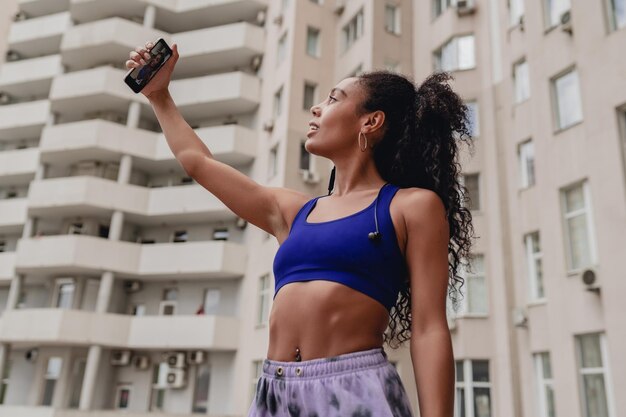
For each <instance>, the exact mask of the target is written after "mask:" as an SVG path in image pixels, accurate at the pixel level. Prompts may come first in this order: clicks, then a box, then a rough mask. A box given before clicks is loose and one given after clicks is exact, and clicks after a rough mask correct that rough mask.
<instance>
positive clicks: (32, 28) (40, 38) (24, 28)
mask: <svg viewBox="0 0 626 417" xmlns="http://www.w3.org/2000/svg"><path fill="white" fill-rule="evenodd" d="M72 25H73V22H72V19H71V17H70V13H69V12H61V13H56V14H51V15H47V16H42V17H35V18H32V19H27V20H23V21H21V22H14V23H13V24H12V25H11V30H10V31H9V39H8V44H9V49H11V50H13V51H15V52H17V53H18V54H20V55H21V57H22V58H35V57H38V56H42V55H51V54H54V53H57V52H58V51H59V47H60V45H61V38H62V37H63V34H64V33H65V32H67V30H68V29H69V28H70V27H72Z"/></svg>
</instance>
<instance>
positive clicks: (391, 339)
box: [329, 70, 474, 349]
mask: <svg viewBox="0 0 626 417" xmlns="http://www.w3.org/2000/svg"><path fill="white" fill-rule="evenodd" d="M356 78H357V84H358V85H360V86H361V87H362V88H363V91H364V96H365V99H364V101H363V102H362V103H361V104H360V106H359V108H358V109H357V114H358V115H362V114H364V113H368V112H373V111H376V110H381V111H382V112H384V113H385V121H384V124H383V138H382V139H381V140H380V142H378V144H376V145H375V146H374V150H373V153H374V161H375V164H376V167H377V169H378V171H379V173H380V175H381V177H382V178H383V179H384V180H385V181H387V182H390V183H392V184H395V185H397V186H399V187H401V188H407V187H419V188H425V189H429V190H432V191H434V192H435V193H437V195H438V196H439V197H440V198H441V200H442V201H443V204H444V206H445V209H446V217H447V219H448V223H449V226H450V240H449V243H448V273H449V283H448V295H449V296H450V299H451V300H452V303H453V306H454V308H455V309H456V306H457V303H458V301H459V299H458V298H457V297H456V296H455V294H454V293H455V292H459V293H461V295H463V294H462V292H461V291H460V289H461V287H462V286H463V282H464V279H463V278H462V276H461V275H459V273H458V272H459V266H460V265H462V264H463V265H465V268H466V270H468V271H469V270H471V260H472V254H471V246H472V240H473V238H474V227H473V224H472V214H471V212H470V210H469V209H468V208H467V207H466V204H465V203H467V202H469V197H468V196H467V188H466V187H465V186H464V185H463V183H462V182H460V181H459V175H460V173H461V166H460V163H459V162H458V161H457V156H458V154H459V144H460V142H461V141H462V142H465V143H467V144H468V146H469V148H468V149H469V151H470V154H473V142H472V136H471V133H470V131H469V128H470V126H469V123H470V122H469V109H468V107H467V106H466V105H465V103H464V102H463V100H462V99H461V97H460V96H459V95H458V94H456V93H455V92H454V91H453V90H452V88H451V87H450V85H449V84H448V83H447V81H448V80H453V79H454V78H453V76H452V75H451V74H450V73H447V72H436V73H433V74H431V75H430V76H428V77H427V78H426V79H425V80H424V81H423V82H422V84H421V85H420V86H419V88H417V89H416V88H415V85H416V84H415V83H414V82H413V80H412V79H411V78H409V77H407V76H405V75H402V74H400V73H396V72H392V71H388V70H378V71H370V72H364V73H361V74H359V75H357V76H356ZM332 177H334V176H332ZM333 179H334V178H333ZM329 188H330V187H329ZM456 284H458V286H459V287H458V289H457V288H456V287H455V285H456ZM410 331H411V287H410V282H409V277H408V276H407V277H405V278H404V280H403V285H402V288H401V290H400V294H399V297H398V300H397V301H396V304H395V305H394V306H393V307H392V309H391V311H390V322H389V325H388V327H387V330H386V331H385V334H384V342H385V343H387V344H388V345H389V346H390V347H391V348H393V349H397V348H398V347H400V346H401V345H402V344H403V342H405V341H407V340H409V339H410V337H411V334H410Z"/></svg>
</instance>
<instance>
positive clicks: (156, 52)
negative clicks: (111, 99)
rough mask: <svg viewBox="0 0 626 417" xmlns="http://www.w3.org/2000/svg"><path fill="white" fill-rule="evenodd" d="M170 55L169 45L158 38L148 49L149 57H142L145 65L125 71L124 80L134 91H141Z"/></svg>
mask: <svg viewBox="0 0 626 417" xmlns="http://www.w3.org/2000/svg"><path fill="white" fill-rule="evenodd" d="M171 56H172V48H170V47H169V45H168V44H167V43H166V42H165V40H164V39H163V38H159V39H158V40H157V41H156V43H155V44H154V46H153V47H152V49H151V50H150V59H148V60H146V59H145V58H144V61H146V64H145V65H142V66H140V67H138V68H131V69H130V70H129V71H128V72H127V73H126V76H125V77H124V82H125V83H126V85H128V86H129V87H130V89H131V90H133V91H134V92H135V93H139V92H141V90H142V89H143V88H144V87H145V86H146V84H148V82H149V81H150V79H152V77H154V74H156V73H157V71H158V70H160V69H161V67H163V65H164V64H165V63H166V62H167V60H168V59H170V58H171Z"/></svg>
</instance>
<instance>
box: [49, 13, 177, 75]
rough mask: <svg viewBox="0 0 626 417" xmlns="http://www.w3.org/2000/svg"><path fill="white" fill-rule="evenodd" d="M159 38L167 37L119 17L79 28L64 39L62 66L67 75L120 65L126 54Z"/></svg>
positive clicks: (75, 27) (68, 33) (73, 28)
mask: <svg viewBox="0 0 626 417" xmlns="http://www.w3.org/2000/svg"><path fill="white" fill-rule="evenodd" d="M103 3H105V2H100V4H101V5H103ZM159 37H165V38H166V39H168V38H169V34H168V33H165V32H161V31H158V30H156V29H151V28H147V27H144V26H142V25H140V24H138V23H135V22H132V21H130V20H127V19H122V18H119V17H111V18H108V19H105V20H100V21H97V22H90V23H85V24H81V25H78V26H74V27H72V28H71V29H69V30H68V31H67V33H66V34H65V36H64V37H63V41H62V42H61V54H62V55H63V64H64V65H67V66H68V68H69V69H70V71H76V70H84V69H88V68H93V67H96V66H100V65H107V64H119V65H123V64H124V61H125V60H127V59H128V53H129V51H132V50H134V49H135V48H136V47H137V45H143V44H144V43H145V42H146V41H147V40H149V39H158V38H159Z"/></svg>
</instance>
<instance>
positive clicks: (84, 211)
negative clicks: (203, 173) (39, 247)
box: [28, 176, 236, 225]
mask: <svg viewBox="0 0 626 417" xmlns="http://www.w3.org/2000/svg"><path fill="white" fill-rule="evenodd" d="M28 204H29V209H28V212H29V214H30V215H31V216H36V217H50V216H55V217H71V216H95V217H109V216H110V215H111V214H112V213H113V211H114V210H120V211H123V212H125V213H126V214H127V215H128V217H127V218H128V220H130V221H133V222H137V223H140V224H144V225H146V224H150V225H156V224H160V223H163V222H170V221H183V220H184V221H185V222H214V221H218V220H234V219H235V218H236V216H235V214H234V213H233V212H232V211H230V209H228V207H226V206H225V205H224V204H223V203H222V202H221V201H220V200H219V199H218V198H217V197H215V196H214V195H213V194H211V193H209V192H208V191H207V190H206V189H204V187H202V186H200V185H197V184H194V185H180V186H176V187H162V188H145V187H140V186H137V185H130V184H120V183H118V182H116V181H111V180H108V179H104V178H99V177H89V176H80V177H64V178H50V179H45V180H40V181H33V182H31V184H30V187H29V191H28Z"/></svg>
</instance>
